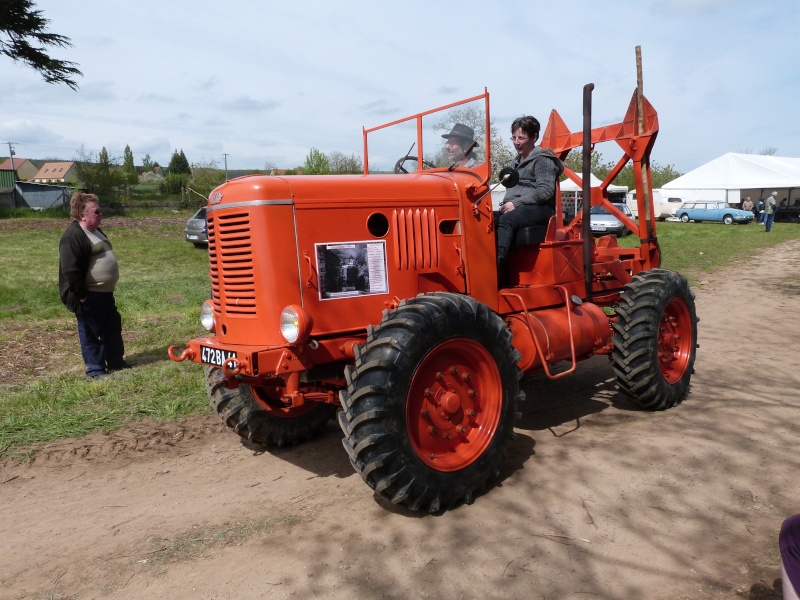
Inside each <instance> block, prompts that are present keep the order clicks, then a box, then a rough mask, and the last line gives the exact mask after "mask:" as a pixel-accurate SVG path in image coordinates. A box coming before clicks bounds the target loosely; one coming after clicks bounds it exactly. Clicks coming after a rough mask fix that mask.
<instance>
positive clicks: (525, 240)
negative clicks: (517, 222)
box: [514, 225, 547, 246]
mask: <svg viewBox="0 0 800 600" xmlns="http://www.w3.org/2000/svg"><path fill="white" fill-rule="evenodd" d="M546 236H547V225H526V226H525V227H520V228H519V229H517V231H516V233H515V234H514V245H515V246H526V245H528V244H541V243H542V242H543V241H544V239H545V237H546Z"/></svg>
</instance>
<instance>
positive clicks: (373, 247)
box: [316, 240, 389, 300]
mask: <svg viewBox="0 0 800 600" xmlns="http://www.w3.org/2000/svg"><path fill="white" fill-rule="evenodd" d="M316 252H317V271H318V272H319V281H320V286H319V297H320V300H332V299H335V298H349V297H352V296H368V295H371V294H386V293H388V291H389V286H388V281H387V278H386V242H385V241H384V240H380V241H369V242H338V243H335V244H316Z"/></svg>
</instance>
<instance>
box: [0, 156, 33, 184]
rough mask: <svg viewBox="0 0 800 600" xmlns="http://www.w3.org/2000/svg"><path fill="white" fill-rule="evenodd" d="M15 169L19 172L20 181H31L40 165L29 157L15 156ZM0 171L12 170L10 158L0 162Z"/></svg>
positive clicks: (18, 178)
mask: <svg viewBox="0 0 800 600" xmlns="http://www.w3.org/2000/svg"><path fill="white" fill-rule="evenodd" d="M14 170H15V171H16V172H17V180H18V181H29V180H31V179H33V178H34V177H35V176H36V173H38V172H39V166H38V165H37V164H36V163H34V162H33V161H32V160H30V159H29V158H14ZM0 171H11V159H10V158H7V159H5V160H4V161H3V162H2V163H0Z"/></svg>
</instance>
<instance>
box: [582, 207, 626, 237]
mask: <svg viewBox="0 0 800 600" xmlns="http://www.w3.org/2000/svg"><path fill="white" fill-rule="evenodd" d="M614 208H618V209H619V210H621V211H622V212H623V213H625V215H627V216H628V217H630V218H631V219H633V213H631V209H630V208H628V205H627V204H617V203H614ZM589 220H590V224H591V228H592V235H609V234H614V235H618V236H619V237H624V236H626V235H628V234H629V233H630V232H631V231H630V229H628V228H627V227H625V225H623V224H622V221H620V220H619V219H618V218H617V217H615V216H614V215H612V214H611V213H609V212H608V211H607V210H606V209H605V207H603V206H593V207H592V208H590V209H589Z"/></svg>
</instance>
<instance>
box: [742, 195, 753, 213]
mask: <svg viewBox="0 0 800 600" xmlns="http://www.w3.org/2000/svg"><path fill="white" fill-rule="evenodd" d="M742 210H749V211H750V212H753V201H752V200H750V196H748V197H747V198H745V199H744V202H742Z"/></svg>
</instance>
